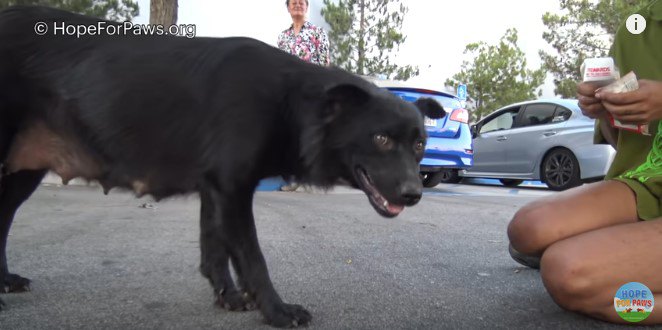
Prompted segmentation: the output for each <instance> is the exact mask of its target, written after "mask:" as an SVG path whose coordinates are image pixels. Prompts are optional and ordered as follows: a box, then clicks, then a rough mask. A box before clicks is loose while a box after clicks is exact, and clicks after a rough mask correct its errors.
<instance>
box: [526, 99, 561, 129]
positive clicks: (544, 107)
mask: <svg viewBox="0 0 662 330" xmlns="http://www.w3.org/2000/svg"><path fill="white" fill-rule="evenodd" d="M555 111H556V105H554V104H530V105H528V106H526V108H524V113H523V114H522V118H521V119H520V122H519V125H518V126H519V127H526V126H535V125H543V124H549V123H551V122H552V121H553V119H554V112H555Z"/></svg>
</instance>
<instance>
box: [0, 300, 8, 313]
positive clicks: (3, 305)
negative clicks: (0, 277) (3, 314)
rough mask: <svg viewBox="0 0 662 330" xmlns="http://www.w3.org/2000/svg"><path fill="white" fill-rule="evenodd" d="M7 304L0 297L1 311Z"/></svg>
mask: <svg viewBox="0 0 662 330" xmlns="http://www.w3.org/2000/svg"><path fill="white" fill-rule="evenodd" d="M5 306H7V305H5V302H4V301H2V299H0V311H1V310H2V309H3V308H4V307H5Z"/></svg>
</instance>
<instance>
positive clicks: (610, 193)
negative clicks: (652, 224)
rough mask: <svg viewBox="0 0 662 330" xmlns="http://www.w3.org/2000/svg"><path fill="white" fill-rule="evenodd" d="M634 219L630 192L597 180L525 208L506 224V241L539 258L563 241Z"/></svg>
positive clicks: (635, 213)
mask: <svg viewBox="0 0 662 330" xmlns="http://www.w3.org/2000/svg"><path fill="white" fill-rule="evenodd" d="M637 220H638V217H637V209H636V200H635V194H634V192H633V191H632V190H631V189H630V188H629V187H628V186H627V185H626V184H624V183H622V182H618V181H601V182H597V183H593V184H588V185H583V186H580V187H577V188H573V189H570V190H566V191H564V192H560V193H557V194H554V195H551V196H549V197H545V198H541V199H539V200H536V201H534V202H532V203H529V204H527V205H525V206H524V207H522V208H521V209H520V210H519V211H517V213H516V214H515V216H514V217H513V219H512V221H511V222H510V224H509V225H508V238H509V239H510V244H511V245H512V247H513V248H514V249H515V250H517V251H518V252H520V253H522V254H525V255H529V256H537V257H540V256H542V254H543V252H544V251H545V249H546V248H547V247H548V246H550V245H551V244H553V243H554V242H557V241H559V240H562V239H564V238H568V237H571V236H574V235H578V234H581V233H585V232H588V231H591V230H595V229H598V228H604V227H609V226H614V225H618V224H624V223H632V222H636V221H637Z"/></svg>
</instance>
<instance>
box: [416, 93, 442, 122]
mask: <svg viewBox="0 0 662 330" xmlns="http://www.w3.org/2000/svg"><path fill="white" fill-rule="evenodd" d="M414 105H416V107H417V108H418V110H419V111H421V114H423V115H424V116H426V117H429V118H432V119H439V118H444V116H446V111H445V110H444V107H442V106H441V104H439V102H437V101H435V100H434V99H431V98H429V97H421V98H419V99H418V100H416V102H414Z"/></svg>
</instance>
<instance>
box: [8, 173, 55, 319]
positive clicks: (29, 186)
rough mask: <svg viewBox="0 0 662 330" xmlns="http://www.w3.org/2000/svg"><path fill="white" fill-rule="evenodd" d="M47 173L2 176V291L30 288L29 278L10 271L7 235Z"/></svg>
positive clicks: (18, 290) (20, 290) (19, 290)
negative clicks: (25, 203) (19, 212)
mask: <svg viewBox="0 0 662 330" xmlns="http://www.w3.org/2000/svg"><path fill="white" fill-rule="evenodd" d="M45 174H46V171H20V172H16V173H12V174H9V175H5V176H2V177H0V285H1V286H0V293H7V292H22V291H27V290H29V289H30V280H29V279H27V278H23V277H21V276H18V275H16V274H12V273H10V272H9V268H8V267H7V236H8V235H9V228H10V227H11V224H12V221H13V220H14V215H15V214H16V210H17V209H18V208H19V206H21V204H23V202H24V201H25V200H27V199H28V197H30V195H32V193H33V192H34V191H35V190H36V189H37V187H38V186H39V183H40V182H41V180H42V179H43V177H44V175H45ZM0 305H2V302H0ZM0 307H1V306H0Z"/></svg>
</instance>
